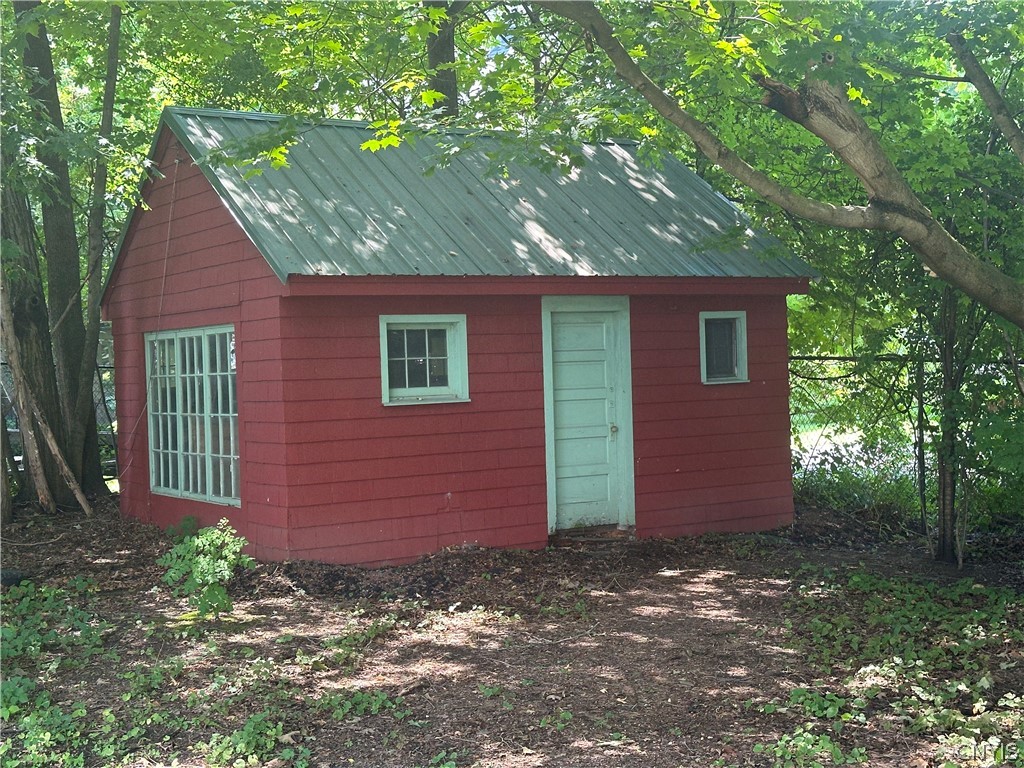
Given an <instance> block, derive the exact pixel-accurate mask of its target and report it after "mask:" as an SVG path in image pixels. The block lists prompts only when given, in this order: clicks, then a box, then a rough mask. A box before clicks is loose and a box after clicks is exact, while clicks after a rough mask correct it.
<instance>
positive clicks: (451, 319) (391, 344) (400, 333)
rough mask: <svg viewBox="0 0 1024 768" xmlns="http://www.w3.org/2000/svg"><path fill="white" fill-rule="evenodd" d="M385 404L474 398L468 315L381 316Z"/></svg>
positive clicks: (382, 379)
mask: <svg viewBox="0 0 1024 768" xmlns="http://www.w3.org/2000/svg"><path fill="white" fill-rule="evenodd" d="M380 338H381V341H380V344H381V350H380V353H381V382H382V386H381V389H382V399H383V402H384V403H385V404H386V405H398V404H410V403H424V402H450V401H457V400H468V399H469V376H468V367H467V364H466V316H465V315H382V316H381V318H380Z"/></svg>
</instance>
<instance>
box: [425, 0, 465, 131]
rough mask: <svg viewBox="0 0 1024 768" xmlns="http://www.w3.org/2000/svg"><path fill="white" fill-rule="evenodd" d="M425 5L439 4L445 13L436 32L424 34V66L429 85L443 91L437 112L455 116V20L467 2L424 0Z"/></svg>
mask: <svg viewBox="0 0 1024 768" xmlns="http://www.w3.org/2000/svg"><path fill="white" fill-rule="evenodd" d="M423 4H424V6H426V7H427V8H443V9H444V11H445V13H446V14H447V16H446V18H444V19H442V20H441V21H440V23H439V24H438V29H437V33H436V34H433V35H431V36H430V37H429V38H427V67H428V69H429V70H430V88H431V90H434V91H437V92H439V93H443V94H444V100H443V101H442V102H441V113H442V114H443V115H444V116H445V117H458V114H459V82H458V78H457V76H456V74H455V68H454V65H455V20H456V17H457V16H458V15H459V13H460V12H461V11H462V10H463V9H464V8H465V7H466V6H467V5H469V3H466V2H458V3H449V2H447V0H425V1H424V3H423Z"/></svg>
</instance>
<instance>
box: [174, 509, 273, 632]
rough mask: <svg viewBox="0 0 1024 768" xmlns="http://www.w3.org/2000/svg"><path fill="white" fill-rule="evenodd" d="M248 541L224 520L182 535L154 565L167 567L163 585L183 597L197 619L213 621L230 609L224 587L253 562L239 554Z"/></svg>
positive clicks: (229, 601)
mask: <svg viewBox="0 0 1024 768" xmlns="http://www.w3.org/2000/svg"><path fill="white" fill-rule="evenodd" d="M246 544H248V542H247V541H246V540H245V539H244V538H242V537H241V536H238V535H237V534H236V532H235V529H234V528H232V527H231V524H230V523H228V521H227V520H221V521H220V522H219V523H217V525H216V526H215V527H210V528H202V529H201V530H199V531H198V532H197V533H196V534H195V535H193V536H185V537H184V538H182V539H181V541H179V542H178V543H177V544H175V545H174V547H173V548H172V549H171V551H170V552H168V553H167V554H165V555H164V556H163V557H161V558H160V559H159V560H158V561H157V562H158V563H159V564H160V565H162V566H164V567H166V568H167V573H165V574H164V583H166V584H167V585H168V586H171V587H173V588H174V594H175V595H178V596H181V595H187V596H188V602H189V605H191V606H192V607H193V608H195V610H196V612H197V613H198V614H199V616H200V618H206V617H208V616H209V615H210V614H213V616H214V617H215V618H216V617H217V616H219V615H220V614H222V613H230V612H231V609H232V608H233V607H234V605H233V603H232V602H231V597H230V596H229V595H228V590H227V585H228V582H229V581H230V580H231V577H232V576H234V574H235V570H236V569H238V568H240V567H241V568H253V567H255V565H256V561H255V560H253V559H252V558H251V557H249V556H248V555H243V554H242V549H243V548H244V547H245V546H246Z"/></svg>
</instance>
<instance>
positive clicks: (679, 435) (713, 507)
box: [631, 296, 793, 536]
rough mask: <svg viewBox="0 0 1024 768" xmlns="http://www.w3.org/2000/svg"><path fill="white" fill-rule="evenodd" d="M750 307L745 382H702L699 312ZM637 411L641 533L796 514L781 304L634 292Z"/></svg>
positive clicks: (742, 525)
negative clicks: (649, 294)
mask: <svg viewBox="0 0 1024 768" xmlns="http://www.w3.org/2000/svg"><path fill="white" fill-rule="evenodd" d="M733 310H743V311H745V312H746V313H747V339H748V357H747V359H748V366H749V371H748V373H749V378H750V381H749V382H746V383H738V384H721V385H705V384H702V383H701V381H700V350H699V348H698V345H699V333H698V323H699V313H700V312H708V311H733ZM631 313H632V318H631V320H632V336H633V417H634V436H635V437H634V440H635V447H634V452H635V459H636V505H637V511H636V521H637V534H638V535H640V536H683V535H695V534H700V533H705V532H708V531H737V530H762V529H768V528H774V527H777V526H779V525H782V524H785V523H789V522H791V521H792V516H793V489H792V481H791V465H790V446H789V370H788V362H787V359H788V358H787V354H788V353H787V340H786V302H785V298H784V297H782V296H778V297H751V296H745V297H723V296H715V297H710V296H708V297H701V296H687V297H676V298H673V297H646V298H643V297H634V299H633V300H632V302H631Z"/></svg>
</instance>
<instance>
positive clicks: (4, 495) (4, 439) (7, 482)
mask: <svg viewBox="0 0 1024 768" xmlns="http://www.w3.org/2000/svg"><path fill="white" fill-rule="evenodd" d="M0 429H3V432H0V453H2V456H0V464H3V469H0V478H2V479H3V484H4V487H3V488H0V526H6V525H7V524H8V523H10V522H11V521H12V520H13V519H14V477H12V473H13V472H14V468H13V467H11V466H9V463H8V459H7V457H8V456H10V455H11V453H12V451H11V439H10V435H8V434H7V425H6V424H0Z"/></svg>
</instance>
